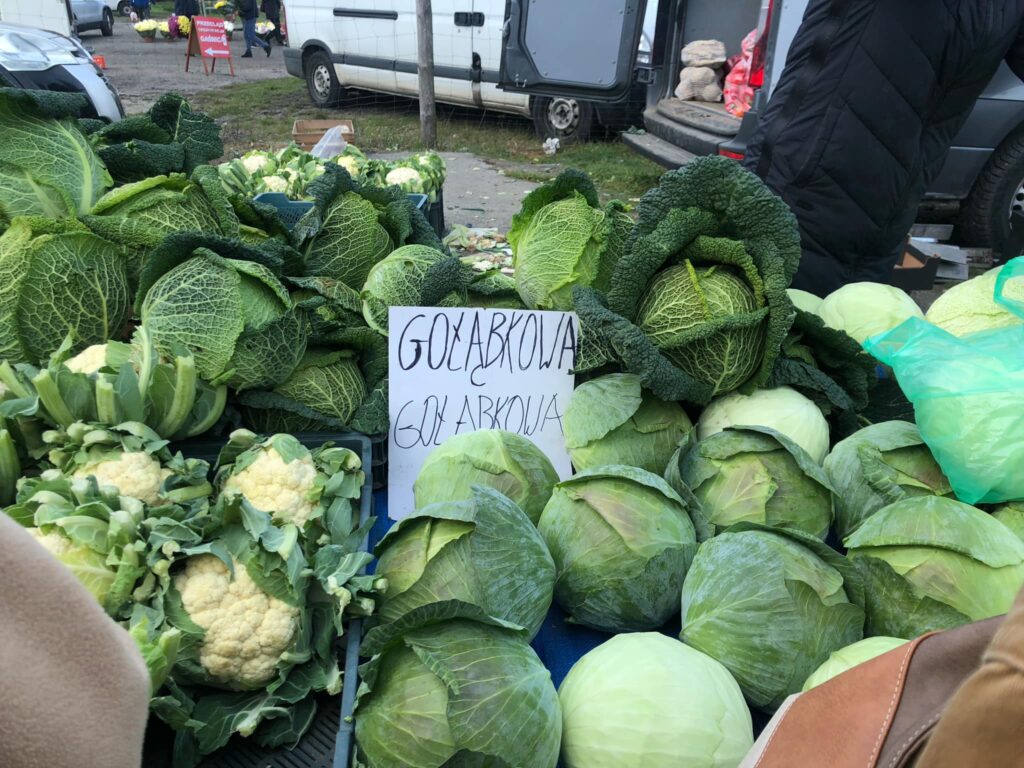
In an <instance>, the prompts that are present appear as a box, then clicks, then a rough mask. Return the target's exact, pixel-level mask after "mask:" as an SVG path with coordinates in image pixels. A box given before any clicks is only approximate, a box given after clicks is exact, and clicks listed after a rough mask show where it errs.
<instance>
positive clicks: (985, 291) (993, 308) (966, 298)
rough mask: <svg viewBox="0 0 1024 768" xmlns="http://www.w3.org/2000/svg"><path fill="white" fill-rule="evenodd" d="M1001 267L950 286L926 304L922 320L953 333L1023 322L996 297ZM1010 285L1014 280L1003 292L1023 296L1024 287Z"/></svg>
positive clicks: (966, 332) (1018, 297) (1016, 296)
mask: <svg viewBox="0 0 1024 768" xmlns="http://www.w3.org/2000/svg"><path fill="white" fill-rule="evenodd" d="M1002 269H1003V268H1002V267H997V268H996V269H990V270H989V271H988V272H986V273H985V274H983V275H981V276H980V277H975V278H973V279H971V280H968V281H966V282H964V283H958V284H956V285H954V286H952V287H951V288H950V289H949V290H948V291H946V292H945V293H943V294H942V295H941V296H939V298H937V299H936V300H935V302H934V303H933V304H932V305H931V306H930V307H929V308H928V311H927V312H926V313H925V316H924V317H925V320H927V321H928V322H929V323H932V324H934V325H937V326H939V328H941V329H942V330H944V331H949V332H950V333H952V334H953V335H954V336H966V335H967V334H969V333H978V332H979V331H991V330H995V329H996V328H1008V327H1009V326H1012V325H1020V324H1021V323H1024V318H1022V317H1020V316H1019V315H1017V314H1015V313H1013V312H1011V311H1010V310H1009V309H1007V308H1006V307H1005V306H1003V305H1002V304H999V303H997V302H996V300H995V289H996V281H997V280H998V279H999V273H1000V272H1001V271H1002ZM1013 286H1014V283H1013V281H1009V282H1007V284H1006V289H1005V294H1006V296H1007V297H1013V298H1017V299H1018V300H1024V288H1021V287H1017V288H1016V289H1015V288H1014V287H1013Z"/></svg>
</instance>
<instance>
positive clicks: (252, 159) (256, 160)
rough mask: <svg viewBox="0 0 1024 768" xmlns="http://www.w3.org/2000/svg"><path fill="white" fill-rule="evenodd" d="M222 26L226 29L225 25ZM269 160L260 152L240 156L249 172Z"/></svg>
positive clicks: (254, 170)
mask: <svg viewBox="0 0 1024 768" xmlns="http://www.w3.org/2000/svg"><path fill="white" fill-rule="evenodd" d="M224 28H225V29H227V26H226V25H225V27H224ZM269 162H270V158H269V157H267V155H265V154H262V153H260V154H253V155H246V156H245V157H243V158H242V165H244V166H245V170H247V171H248V172H249V173H258V172H259V171H262V170H263V169H264V168H265V167H266V165H267V163H269Z"/></svg>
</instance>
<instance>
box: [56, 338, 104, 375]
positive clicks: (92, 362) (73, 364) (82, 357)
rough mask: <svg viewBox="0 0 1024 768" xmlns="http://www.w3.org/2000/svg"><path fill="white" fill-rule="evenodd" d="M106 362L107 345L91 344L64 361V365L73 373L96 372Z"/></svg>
mask: <svg viewBox="0 0 1024 768" xmlns="http://www.w3.org/2000/svg"><path fill="white" fill-rule="evenodd" d="M106 364H107V345H106V344H93V345H92V346H91V347H86V348H85V349H83V350H82V351H81V352H79V353H78V354H77V355H75V356H74V357H72V358H70V359H68V360H65V361H64V367H65V368H67V369H68V370H69V371H72V372H73V373H88V374H92V373H96V372H97V371H99V369H100V368H102V367H103V366H104V365H106Z"/></svg>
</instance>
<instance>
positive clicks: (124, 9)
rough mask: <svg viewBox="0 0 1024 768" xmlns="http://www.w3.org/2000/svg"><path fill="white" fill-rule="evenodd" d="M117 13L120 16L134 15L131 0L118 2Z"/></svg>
mask: <svg viewBox="0 0 1024 768" xmlns="http://www.w3.org/2000/svg"><path fill="white" fill-rule="evenodd" d="M117 14H118V16H125V17H127V16H131V15H132V4H131V2H130V0H121V2H119V3H118V4H117Z"/></svg>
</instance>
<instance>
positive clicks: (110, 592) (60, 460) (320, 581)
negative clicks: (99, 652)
mask: <svg viewBox="0 0 1024 768" xmlns="http://www.w3.org/2000/svg"><path fill="white" fill-rule="evenodd" d="M43 441H44V444H45V447H46V449H48V450H47V452H46V455H45V459H44V466H46V467H49V468H48V469H44V470H43V471H42V472H41V474H39V475H38V476H36V477H27V478H25V479H23V480H22V481H21V482H20V483H19V487H18V491H17V500H16V503H15V504H13V505H11V506H9V507H7V508H6V509H5V510H4V511H5V513H6V514H7V515H9V516H10V517H11V518H12V519H14V520H15V521H17V522H18V523H20V524H22V525H24V526H25V527H26V528H28V530H29V531H30V532H31V533H32V534H33V535H34V536H35V537H36V539H37V540H38V541H39V542H40V543H41V544H42V545H43V546H44V547H46V549H48V550H49V551H50V552H51V553H53V555H54V556H55V557H57V558H58V559H60V560H61V562H63V563H64V564H65V565H67V567H68V568H69V569H71V571H72V572H73V573H74V574H75V575H76V576H77V577H78V579H79V581H81V583H82V585H83V586H84V587H85V588H86V589H87V590H88V591H89V592H90V593H91V594H92V595H93V597H95V598H96V600H97V601H98V602H99V603H100V604H101V605H102V606H103V607H104V609H105V610H106V611H107V613H109V614H110V616H111V617H113V618H114V619H116V620H118V621H120V622H122V623H123V625H124V626H125V627H126V628H127V629H128V630H129V631H130V633H131V635H132V636H133V638H134V639H135V640H136V642H137V643H138V645H139V647H140V650H141V651H142V653H143V656H144V657H145V659H146V662H147V665H148V667H149V670H150V674H151V679H152V690H153V699H152V703H151V706H152V710H153V712H154V713H155V714H156V715H157V716H158V717H160V718H161V719H163V720H164V721H165V722H166V723H167V724H168V725H170V726H171V727H172V728H173V729H174V730H175V731H176V732H177V733H176V743H175V747H174V765H175V766H176V768H186V767H188V766H194V765H197V764H198V763H199V761H200V758H201V756H202V755H205V754H209V753H210V752H213V751H214V750H216V749H218V748H220V747H222V746H224V744H226V743H227V741H228V739H229V738H230V737H231V736H232V735H233V734H236V733H237V734H240V735H242V736H249V737H252V738H253V739H254V740H255V741H256V742H257V743H259V744H261V745H266V746H277V745H280V744H285V743H294V741H295V740H296V739H298V738H299V737H301V735H302V734H303V732H304V731H305V730H306V729H307V728H308V727H309V725H310V723H311V722H312V718H313V714H314V712H315V709H316V701H315V699H314V698H313V697H312V696H311V694H312V693H314V692H317V691H326V692H328V693H335V694H336V693H338V692H339V691H340V689H341V670H340V668H339V665H338V658H339V654H338V651H337V649H336V647H335V645H336V641H337V639H338V637H339V636H340V635H341V633H342V630H343V618H342V617H343V615H345V614H351V615H367V614H369V613H370V612H371V611H372V609H373V606H374V600H373V598H372V595H373V593H374V581H375V580H374V578H373V577H369V576H359V575H357V574H358V573H360V572H361V570H362V569H363V568H364V567H365V566H366V564H367V562H368V561H369V560H370V555H369V554H367V553H365V552H360V551H359V543H360V541H362V540H363V538H364V537H365V535H366V527H365V525H364V526H362V527H361V526H360V521H359V497H360V493H361V489H362V486H363V480H364V476H363V471H362V468H361V466H360V459H359V457H358V456H357V455H356V454H354V453H353V452H352V451H350V450H348V449H346V448H340V447H333V446H332V445H331V444H329V443H328V444H325V445H323V446H321V447H319V448H317V449H315V450H312V451H310V450H308V449H306V448H305V447H303V446H302V445H301V444H299V443H298V442H297V441H296V440H295V438H294V437H292V436H290V435H283V434H281V435H274V436H273V437H270V438H268V439H266V440H260V439H258V438H257V437H256V436H255V435H254V434H253V433H251V432H246V431H239V432H236V433H234V434H232V436H231V439H230V441H229V442H228V444H227V445H226V446H225V448H224V450H223V451H222V453H221V456H220V458H219V460H218V466H219V469H218V471H217V475H216V478H215V480H214V482H213V483H212V484H211V482H210V480H209V477H208V475H209V469H210V467H209V465H208V464H207V463H206V462H203V461H199V460H196V459H184V458H182V456H181V455H180V454H174V455H172V454H171V453H170V451H169V450H168V449H167V447H166V441H165V440H161V439H160V438H159V436H158V435H157V434H156V433H154V432H153V431H152V430H150V429H149V428H147V427H146V426H145V425H143V424H139V423H134V422H128V423H125V424H121V425H119V426H117V427H114V428H110V429H101V428H98V427H93V426H89V425H86V424H83V423H81V422H75V423H72V424H70V425H69V426H68V427H67V428H66V429H58V430H51V431H48V432H46V433H44V434H43ZM214 486H216V488H214Z"/></svg>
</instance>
